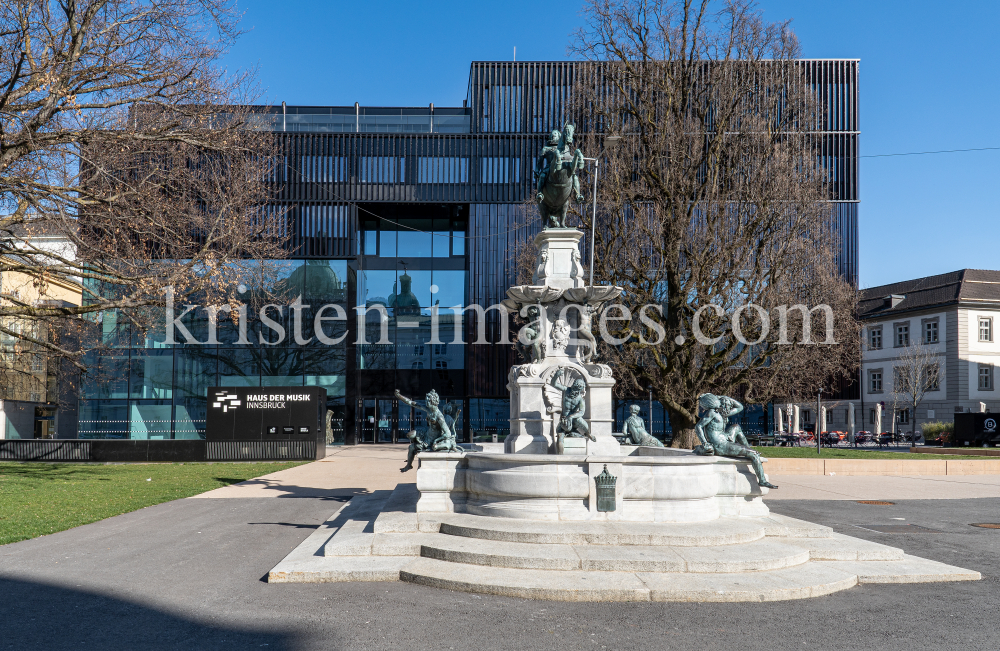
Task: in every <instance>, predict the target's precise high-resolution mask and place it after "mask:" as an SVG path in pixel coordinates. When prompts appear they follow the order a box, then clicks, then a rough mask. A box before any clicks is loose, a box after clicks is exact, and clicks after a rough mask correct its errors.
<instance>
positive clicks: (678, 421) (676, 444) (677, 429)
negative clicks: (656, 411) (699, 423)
mask: <svg viewBox="0 0 1000 651" xmlns="http://www.w3.org/2000/svg"><path fill="white" fill-rule="evenodd" d="M667 416H668V417H669V418H670V425H671V429H673V432H674V438H673V440H672V441H671V442H670V447H672V448H679V449H683V450H690V449H692V448H694V446H696V445H698V444H699V443H700V441H699V440H698V435H697V434H695V433H694V425H695V423H694V421H692V420H690V419H689V418H686V417H685V416H684V415H683V414H681V413H679V412H676V411H674V410H673V409H668V410H667Z"/></svg>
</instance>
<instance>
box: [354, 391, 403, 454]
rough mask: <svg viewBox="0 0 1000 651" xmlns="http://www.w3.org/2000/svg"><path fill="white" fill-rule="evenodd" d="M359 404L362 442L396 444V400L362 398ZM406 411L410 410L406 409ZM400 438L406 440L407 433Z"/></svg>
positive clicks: (359, 425)
mask: <svg viewBox="0 0 1000 651" xmlns="http://www.w3.org/2000/svg"><path fill="white" fill-rule="evenodd" d="M358 402H359V404H360V407H361V408H360V409H359V410H358V416H359V422H358V432H359V433H360V442H361V443H395V442H396V439H397V427H396V400H395V399H392V398H362V399H361V400H359V401H358ZM404 407H405V405H404ZM406 409H409V408H408V407H406ZM399 438H402V439H404V440H405V439H406V434H405V432H404V433H403V434H402V435H401V436H399Z"/></svg>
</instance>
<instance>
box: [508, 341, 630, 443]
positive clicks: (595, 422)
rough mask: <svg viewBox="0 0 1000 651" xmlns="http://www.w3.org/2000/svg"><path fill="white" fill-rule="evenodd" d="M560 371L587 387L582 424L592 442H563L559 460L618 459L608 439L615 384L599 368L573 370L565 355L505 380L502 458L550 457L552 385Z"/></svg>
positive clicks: (516, 370) (554, 421) (556, 404)
mask: <svg viewBox="0 0 1000 651" xmlns="http://www.w3.org/2000/svg"><path fill="white" fill-rule="evenodd" d="M563 369H565V370H566V371H568V372H569V373H570V374H571V377H573V378H574V379H576V378H582V379H583V380H584V382H586V385H587V393H586V397H585V401H586V405H587V408H586V411H585V412H584V419H585V420H586V421H587V424H588V425H589V426H590V432H591V434H593V435H594V437H595V438H596V439H597V441H590V440H588V439H586V438H576V437H566V438H565V439H564V443H563V448H564V449H563V454H607V455H619V454H621V449H620V448H621V446H620V445H619V443H618V441H617V440H616V439H615V437H614V436H613V431H614V399H613V397H612V395H611V389H612V387H614V384H615V380H614V378H612V377H611V369H610V368H608V367H607V366H605V365H603V364H579V363H577V362H575V361H574V360H571V359H570V358H569V357H568V356H567V355H565V354H562V355H553V356H552V357H547V358H545V359H544V360H542V362H540V363H538V364H521V365H519V366H514V367H512V368H511V370H510V374H509V375H508V378H507V379H508V384H507V390H508V391H510V425H511V430H510V435H509V436H508V437H507V439H506V440H505V441H504V452H506V453H507V454H515V453H526V454H546V453H555V452H556V441H557V439H558V436H559V435H558V432H556V427H557V426H558V424H559V418H560V415H561V409H562V405H561V400H562V394H561V392H560V391H559V390H557V389H555V388H554V387H553V386H552V382H553V379H554V378H555V377H556V376H557V374H559V373H560V371H561V370H563Z"/></svg>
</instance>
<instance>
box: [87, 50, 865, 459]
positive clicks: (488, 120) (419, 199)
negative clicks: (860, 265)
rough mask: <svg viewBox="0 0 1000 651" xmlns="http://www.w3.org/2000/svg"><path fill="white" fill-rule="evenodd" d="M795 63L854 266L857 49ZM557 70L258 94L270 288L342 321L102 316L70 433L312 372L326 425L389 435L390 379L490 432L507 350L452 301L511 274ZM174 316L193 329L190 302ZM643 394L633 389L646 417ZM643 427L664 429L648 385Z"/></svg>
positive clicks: (163, 422) (555, 122)
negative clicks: (464, 89) (421, 100)
mask: <svg viewBox="0 0 1000 651" xmlns="http://www.w3.org/2000/svg"><path fill="white" fill-rule="evenodd" d="M801 65H802V66H804V67H805V68H806V70H807V73H808V74H809V75H810V76H811V78H812V79H813V80H814V83H815V84H816V87H817V89H818V90H819V91H820V97H821V99H822V100H823V102H824V103H825V105H826V106H825V110H824V113H823V117H822V118H821V120H820V123H818V126H817V131H818V135H817V137H818V138H820V139H821V140H822V142H823V147H822V149H823V156H824V158H823V161H824V164H826V165H827V167H828V169H829V170H830V171H831V175H830V176H831V180H832V183H831V190H832V193H833V196H832V197H831V199H832V200H833V202H834V205H835V207H836V211H835V218H836V228H837V230H838V233H839V235H840V242H841V256H840V264H841V269H842V271H843V273H844V274H845V276H847V277H849V278H852V279H854V280H855V281H856V278H857V255H858V254H857V206H858V203H857V199H858V192H857V142H858V114H857V106H858V99H857V98H858V95H857V71H858V62H857V61H851V60H835V61H833V60H831V61H820V60H812V61H804V62H802V64H801ZM574 69H575V68H574V64H573V63H572V62H517V63H514V62H475V63H473V64H472V66H471V69H470V76H469V86H468V94H467V98H466V100H465V101H464V102H463V106H462V107H454V108H441V107H434V106H433V105H432V106H430V107H427V108H373V107H359V106H350V107H304V106H303V107H295V106H287V107H285V106H262V107H259V109H258V112H257V114H256V117H257V120H258V123H259V124H258V126H259V127H260V128H264V129H268V130H271V131H273V132H274V133H275V134H276V135H277V137H278V138H279V139H280V142H281V154H280V156H279V157H278V159H277V161H276V164H275V165H274V167H273V177H272V179H271V180H272V181H273V183H274V186H275V202H274V203H275V205H276V207H279V208H281V209H283V210H285V211H286V212H285V214H286V215H287V216H286V219H287V221H288V232H289V234H290V241H289V244H288V246H289V258H291V259H289V260H283V261H280V263H276V264H278V266H279V267H280V270H279V273H278V274H277V279H276V280H275V282H274V288H273V289H275V290H279V291H280V293H282V294H284V295H285V296H287V297H288V301H287V303H290V302H291V301H292V300H294V298H295V296H297V295H298V294H299V293H301V294H302V296H303V300H302V302H303V304H305V305H308V306H311V307H310V308H308V309H304V310H303V323H304V324H305V325H304V329H305V330H307V331H308V330H311V327H312V323H313V321H312V319H313V318H314V316H315V310H316V309H318V306H322V305H324V304H326V303H333V304H336V305H339V306H341V307H342V308H343V309H344V310H345V311H346V312H347V314H348V319H347V321H346V322H336V321H327V322H325V328H326V329H327V330H328V331H329V332H328V334H329V336H330V337H332V338H333V339H337V338H338V337H340V336H341V335H344V334H346V335H347V336H346V337H345V338H344V339H343V341H341V343H339V344H337V345H334V346H326V345H322V344H319V343H318V342H317V341H316V340H315V339H314V340H313V341H311V342H309V343H307V344H305V345H299V344H296V343H294V341H291V335H290V333H291V330H290V328H291V323H290V311H289V310H288V308H287V307H286V308H285V309H284V312H283V314H278V313H277V312H274V311H272V313H271V314H270V318H271V319H273V320H275V321H277V322H279V323H281V324H283V326H284V327H285V328H286V332H288V333H289V336H288V337H287V338H286V340H285V341H284V342H282V343H281V344H278V345H274V344H272V343H253V344H250V345H236V344H235V343H234V342H236V341H237V340H238V334H239V333H238V331H237V328H236V326H235V325H234V324H232V323H230V322H228V321H225V322H223V321H220V325H219V330H220V332H219V341H220V343H219V344H218V345H213V346H204V345H197V346H195V345H186V344H185V345H177V346H168V345H165V344H164V343H163V337H162V336H160V337H159V338H157V337H156V336H155V335H154V336H151V337H147V338H144V339H143V341H137V340H135V339H134V338H133V337H131V334H130V332H129V328H128V326H127V325H126V324H123V323H118V322H117V321H116V319H115V315H113V314H105V315H103V320H102V322H101V324H100V327H101V329H102V332H103V334H104V338H105V341H106V342H107V345H108V346H109V349H110V352H108V353H107V354H104V355H101V356H100V357H99V359H97V358H94V359H91V360H90V361H91V363H92V366H93V371H92V372H91V374H90V376H89V377H88V379H87V380H86V381H84V382H83V386H82V395H81V400H80V411H79V414H80V416H79V418H80V422H79V436H80V437H122V438H147V437H148V438H154V437H163V438H177V439H182V438H196V437H201V436H203V434H204V421H205V413H206V403H205V400H206V395H207V388H208V387H209V386H213V385H221V386H282V385H296V386H298V385H302V386H312V385H316V386H323V387H325V388H326V389H327V392H328V396H329V397H328V400H329V408H330V411H331V416H332V418H331V424H332V425H331V427H332V430H333V435H332V438H333V440H334V441H335V442H344V441H346V442H349V443H354V442H368V441H372V442H376V441H378V442H385V441H399V440H405V438H404V437H405V432H406V431H408V430H409V429H410V428H411V427H416V426H420V420H419V418H420V412H414V411H413V410H411V409H409V408H407V407H405V405H404V406H403V407H402V408H400V405H399V403H398V401H397V400H396V399H395V397H394V392H395V391H396V390H399V391H400V392H401V393H403V394H404V395H407V396H409V397H413V398H418V399H422V398H423V396H424V394H425V393H426V392H427V391H429V390H430V389H436V390H437V391H438V393H439V394H440V395H441V396H442V398H443V399H444V400H445V401H448V402H450V403H452V404H453V405H454V406H455V407H456V408H461V409H462V415H461V418H460V419H459V426H460V427H461V428H462V430H463V435H464V436H465V437H466V440H477V441H491V440H493V438H494V437H496V438H497V439H498V440H500V441H502V440H503V437H504V436H506V434H507V432H508V417H509V403H508V395H507V391H506V388H505V387H506V375H507V371H508V369H509V367H510V365H511V364H512V363H514V362H515V358H514V354H513V352H512V350H511V348H510V347H509V346H504V345H471V344H468V343H464V342H468V341H471V340H474V339H475V336H476V334H477V332H478V328H479V324H478V323H477V321H476V316H475V314H474V313H471V312H468V313H465V315H464V316H463V314H462V312H461V310H459V311H458V312H457V313H456V311H454V310H453V309H452V308H456V307H457V308H462V307H465V306H468V305H472V304H478V305H481V306H483V307H488V306H490V305H494V304H496V303H498V302H499V301H501V300H502V299H503V298H504V295H505V294H504V293H505V290H506V288H507V287H508V286H510V285H512V284H515V281H516V273H515V269H514V259H513V255H512V252H513V251H514V249H515V248H516V246H517V245H518V244H519V243H524V242H527V241H529V240H530V239H531V238H533V237H534V235H535V233H536V232H537V228H538V226H537V224H536V223H535V222H536V220H535V219H533V217H534V215H533V213H531V212H530V210H531V209H530V207H529V204H528V203H527V199H528V198H530V196H531V184H532V179H531V172H530V170H531V168H532V164H533V160H534V156H535V155H536V154H537V152H538V150H539V149H540V147H541V146H542V145H543V142H544V138H545V135H546V134H547V133H548V132H549V131H550V130H551V129H553V128H559V127H561V126H562V124H563V122H564V120H565V118H566V116H565V114H564V109H565V105H566V101H567V98H568V93H569V92H570V88H571V87H572V83H573V74H574ZM583 248H584V257H585V258H586V252H585V249H586V246H584V247H583ZM584 263H585V264H586V259H585V260H584ZM253 291H254V289H253V288H249V289H248V293H249V294H251V296H249V297H246V298H247V299H248V300H251V299H252V294H253ZM357 306H361V307H363V308H365V309H364V315H363V317H362V318H361V319H355V316H356V313H355V312H354V308H355V307H357ZM251 312H252V311H251ZM186 318H187V317H186ZM185 323H186V324H187V325H188V327H189V329H190V330H191V332H192V334H193V335H194V336H195V337H197V338H198V339H199V340H200V341H204V340H205V339H206V335H207V320H206V317H205V313H204V310H199V311H198V312H197V313H196V315H194V316H193V318H187V321H185ZM502 325H503V324H502V323H501V322H500V321H499V320H498V317H497V315H496V314H495V313H494V312H491V313H489V314H488V315H487V318H486V324H485V330H486V334H487V340H488V341H489V342H496V341H498V340H499V339H500V338H501V326H502ZM248 330H249V332H250V340H251V341H254V342H256V341H257V335H258V334H263V335H264V336H265V339H266V341H267V342H271V341H272V340H273V339H268V337H272V338H273V335H274V332H273V331H271V330H270V329H266V328H263V327H262V324H261V322H260V319H259V318H255V319H253V320H252V322H251V323H250V324H249V326H248ZM435 330H436V332H437V335H438V336H437V337H436V338H434V337H433V334H434V332H435ZM383 333H384V335H385V336H383ZM644 398H645V396H638V397H637V399H636V400H635V401H634V402H637V403H638V404H640V406H641V407H642V410H643V413H644V414H646V416H644V417H646V418H648V412H649V409H648V406H647V405H648V401H647V400H645V399H644ZM630 402H632V401H621V403H620V405H619V408H618V412H620V413H621V414H625V413H626V411H627V405H628V404H630ZM748 424H749V423H748ZM764 426H765V427H766V422H765V424H764ZM651 431H654V433H656V434H657V435H659V436H669V431H670V428H669V423H668V422H667V421H666V418H665V417H664V414H663V409H662V407H661V406H660V405H658V404H656V403H655V402H654V404H653V423H652V430H651Z"/></svg>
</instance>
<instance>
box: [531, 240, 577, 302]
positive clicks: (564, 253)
mask: <svg viewBox="0 0 1000 651" xmlns="http://www.w3.org/2000/svg"><path fill="white" fill-rule="evenodd" d="M581 237H583V233H581V232H580V231H578V230H576V229H575V228H549V229H546V230H544V231H542V232H541V233H539V234H538V235H536V236H535V246H537V247H538V259H537V262H536V268H535V272H534V273H533V274H532V276H531V284H532V285H547V286H549V287H557V288H559V289H572V288H576V287H583V286H584V285H585V281H586V278H585V275H586V272H584V270H583V264H582V263H581V261H580V238H581Z"/></svg>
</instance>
